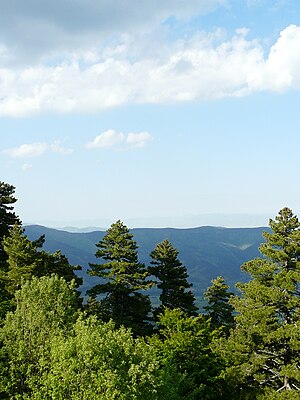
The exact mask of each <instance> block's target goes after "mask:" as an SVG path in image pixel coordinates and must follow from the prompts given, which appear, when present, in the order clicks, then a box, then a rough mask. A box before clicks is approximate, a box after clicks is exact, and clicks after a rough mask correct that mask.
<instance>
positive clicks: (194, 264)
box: [25, 225, 268, 298]
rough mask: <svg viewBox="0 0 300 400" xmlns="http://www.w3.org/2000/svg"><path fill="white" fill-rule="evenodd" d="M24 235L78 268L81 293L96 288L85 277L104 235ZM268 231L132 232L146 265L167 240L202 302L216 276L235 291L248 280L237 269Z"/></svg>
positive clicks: (38, 229)
mask: <svg viewBox="0 0 300 400" xmlns="http://www.w3.org/2000/svg"><path fill="white" fill-rule="evenodd" d="M25 229H26V234H27V235H28V237H29V239H31V240H33V239H36V238H37V237H39V236H40V235H42V234H45V235H46V242H45V246H44V247H45V249H46V250H47V251H50V252H54V251H55V250H61V251H62V252H63V253H64V254H65V255H66V256H67V257H68V258H69V261H70V262H71V263H72V264H79V265H81V266H82V268H83V271H82V272H81V273H80V275H81V276H82V277H83V278H84V285H83V292H85V291H86V290H87V289H89V288H90V287H91V285H93V284H95V282H94V281H93V279H95V278H91V277H90V276H89V275H87V274H86V270H87V269H88V263H89V262H95V260H96V259H95V256H94V254H95V252H96V250H97V248H96V246H95V245H96V243H98V242H99V240H100V239H101V238H102V237H103V236H104V235H105V232H104V231H96V232H88V233H71V232H65V231H61V230H56V229H51V228H46V227H43V226H38V225H30V226H26V227H25ZM267 229H268V228H263V227H259V228H219V227H209V226H207V227H206V226H205V227H199V228H190V229H173V228H164V229H160V228H137V229H132V230H131V233H132V234H133V235H134V240H135V241H136V242H137V244H138V246H139V258H140V261H142V262H144V263H146V264H147V265H148V263H149V261H150V257H149V254H150V252H151V251H152V250H153V249H154V248H155V246H156V244H157V243H159V242H161V241H163V240H164V239H168V240H169V241H170V242H171V243H172V244H173V246H174V247H176V248H177V249H178V250H179V258H180V260H181V261H182V262H183V263H184V265H185V266H186V267H187V269H188V273H189V276H190V282H192V283H193V289H194V292H195V295H196V296H197V297H198V298H201V296H202V293H203V291H204V290H205V289H206V288H207V287H208V286H209V285H210V281H211V279H213V278H214V277H216V276H218V275H222V276H224V278H225V279H226V281H227V282H228V283H229V284H230V285H231V286H232V287H234V284H235V283H236V282H238V281H245V280H247V279H248V276H247V275H246V274H245V273H243V272H241V270H240V266H241V265H242V264H243V263H244V262H245V261H248V260H251V259H253V258H255V257H259V256H260V253H259V250H258V247H259V246H260V244H261V243H262V242H263V241H264V239H263V237H262V233H263V231H264V230H267ZM98 262H99V261H98Z"/></svg>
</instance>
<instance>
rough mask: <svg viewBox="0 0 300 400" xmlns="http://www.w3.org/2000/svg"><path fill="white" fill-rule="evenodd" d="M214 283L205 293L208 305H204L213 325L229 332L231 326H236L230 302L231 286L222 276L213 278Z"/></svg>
mask: <svg viewBox="0 0 300 400" xmlns="http://www.w3.org/2000/svg"><path fill="white" fill-rule="evenodd" d="M211 282H212V285H211V286H210V287H209V288H208V289H207V291H206V292H205V293H204V299H205V300H207V303H208V305H207V306H205V307H204V309H205V310H206V312H207V315H208V317H209V318H210V319H211V325H212V326H213V327H214V328H220V327H222V328H223V331H224V332H225V333H226V334H228V332H229V330H230V328H232V327H233V326H234V317H233V310H234V308H233V306H232V305H231V304H230V303H229V299H230V296H232V295H233V293H231V292H229V291H228V289H229V286H228V285H227V284H226V283H225V280H224V278H223V277H222V276H218V277H217V278H216V279H213V280H212V281H211Z"/></svg>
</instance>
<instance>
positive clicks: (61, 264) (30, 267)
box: [0, 224, 82, 295]
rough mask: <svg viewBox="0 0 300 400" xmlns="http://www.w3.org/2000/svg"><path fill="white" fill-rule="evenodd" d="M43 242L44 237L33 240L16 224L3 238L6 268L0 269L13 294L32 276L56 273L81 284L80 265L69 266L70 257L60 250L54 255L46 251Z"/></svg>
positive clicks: (68, 280)
mask: <svg viewBox="0 0 300 400" xmlns="http://www.w3.org/2000/svg"><path fill="white" fill-rule="evenodd" d="M44 241H45V238H44V236H41V237H40V238H39V239H37V240H35V241H30V240H29V239H28V238H27V236H26V235H25V233H24V229H23V228H22V227H21V226H20V225H17V224H15V225H14V226H13V227H12V228H11V229H10V231H9V234H8V235H7V236H6V237H5V238H4V240H3V248H4V251H5V253H6V256H7V261H6V264H7V268H6V270H5V271H0V279H1V280H2V282H4V285H5V288H6V290H7V291H8V292H9V293H10V294H12V295H13V294H14V293H15V291H16V290H17V289H19V288H20V287H21V284H22V283H23V282H25V281H27V280H30V279H31V278H32V277H33V276H38V277H41V276H46V275H48V276H51V275H52V274H56V275H58V276H60V277H62V278H64V279H65V280H66V281H67V282H71V281H72V280H73V279H74V280H75V284H76V285H77V287H78V286H79V285H81V284H82V279H81V278H79V277H77V276H76V274H75V272H74V271H75V270H79V269H81V267H79V266H76V267H74V266H72V265H70V263H69V261H68V259H67V257H65V256H64V255H63V254H62V253H61V252H60V251H57V252H55V253H53V254H51V253H47V252H45V251H44V250H43V249H41V247H42V246H43V244H44Z"/></svg>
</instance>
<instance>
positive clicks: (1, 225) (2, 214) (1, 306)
mask: <svg viewBox="0 0 300 400" xmlns="http://www.w3.org/2000/svg"><path fill="white" fill-rule="evenodd" d="M14 193H15V187H14V186H12V185H9V184H8V183H5V182H1V181H0V321H1V320H2V318H3V317H4V316H5V314H6V312H7V311H8V310H10V309H11V307H12V303H11V294H10V293H9V292H8V291H7V290H6V289H5V282H4V281H3V280H2V279H1V275H3V274H5V273H6V272H7V254H6V253H5V250H4V248H3V239H4V237H5V236H6V235H8V233H9V231H10V229H11V228H12V227H13V226H14V225H15V224H21V221H20V220H19V218H18V217H17V215H16V214H15V212H14V211H13V208H14V206H13V205H14V203H15V202H16V201H17V199H16V198H15V197H14Z"/></svg>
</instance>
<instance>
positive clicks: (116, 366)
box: [0, 182, 300, 400]
mask: <svg viewBox="0 0 300 400" xmlns="http://www.w3.org/2000/svg"><path fill="white" fill-rule="evenodd" d="M14 194H15V188H14V186H12V185H10V184H8V183H5V182H0V375H1V376H0V398H1V399H27V400H29V399H31V400H37V399H39V400H47V399H49V400H50V399H57V400H64V399H74V400H79V399H80V400H93V399H103V400H112V399H124V400H130V399H132V400H139V399H140V400H147V399H149V400H155V399H158V400H160V399H161V400H165V399H166V400H168V399H170V400H179V399H184V400H185V399H186V400H200V399H233V400H234V399H249V400H250V399H266V400H269V399H271V400H272V399H300V365H299V355H300V326H299V325H300V222H299V220H298V218H297V216H296V215H294V214H293V212H292V211H291V210H290V209H289V208H283V209H282V210H280V211H279V213H278V215H277V216H276V217H275V218H274V219H270V223H269V225H270V230H269V231H266V232H264V234H263V235H264V243H263V244H262V245H261V246H260V252H261V257H259V258H255V259H253V260H251V261H249V262H246V263H244V264H243V265H242V266H241V269H242V270H243V271H244V272H245V273H246V274H248V276H249V280H248V281H247V282H246V283H237V284H236V287H237V289H238V294H236V293H232V292H231V291H230V290H229V286H228V284H227V283H226V281H225V280H224V278H223V277H221V276H218V277H216V278H215V279H213V281H212V282H211V286H210V287H208V288H207V290H206V291H205V292H204V293H203V297H204V299H205V300H206V306H205V310H204V312H200V310H199V309H198V308H197V306H196V302H195V297H194V294H193V291H192V285H191V283H190V282H189V276H188V273H187V269H186V267H185V266H184V265H183V263H182V262H181V261H180V257H179V253H178V250H177V249H176V248H174V246H173V245H172V243H171V242H170V241H169V240H164V241H162V242H161V243H158V244H157V246H156V247H155V248H154V249H153V250H152V252H151V254H150V258H151V262H150V263H149V265H145V264H143V263H141V262H140V261H139V255H138V246H137V243H136V242H135V240H134V237H133V235H132V234H131V233H130V231H129V229H128V228H127V227H126V226H125V225H124V224H123V223H122V222H121V221H116V222H115V223H113V224H112V225H111V227H110V228H109V229H108V230H107V231H106V233H105V235H104V236H103V238H102V239H101V240H100V241H99V242H98V243H95V255H96V260H97V262H95V263H91V264H90V266H89V271H88V273H89V274H90V276H91V278H93V279H94V285H93V287H92V288H91V289H89V290H88V293H81V292H80V288H81V283H82V280H81V278H79V277H78V275H77V274H76V272H77V271H79V270H80V268H81V267H80V266H73V265H71V264H70V263H69V260H68V258H67V257H66V256H65V255H64V254H62V252H61V251H60V250H59V249H58V250H57V251H55V252H54V253H50V252H47V251H45V250H44V248H43V244H44V242H45V237H44V236H41V237H38V238H36V240H29V239H28V237H27V236H26V235H25V232H24V229H23V228H22V223H21V220H20V218H19V217H18V216H17V215H16V214H15V212H14V204H15V202H16V198H15V196H14ZM153 287H156V288H157V290H158V291H159V304H158V305H155V306H154V305H153V304H151V301H150V298H149V295H148V291H149V289H150V288H153ZM83 295H86V296H87V301H83V300H82V299H83Z"/></svg>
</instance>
